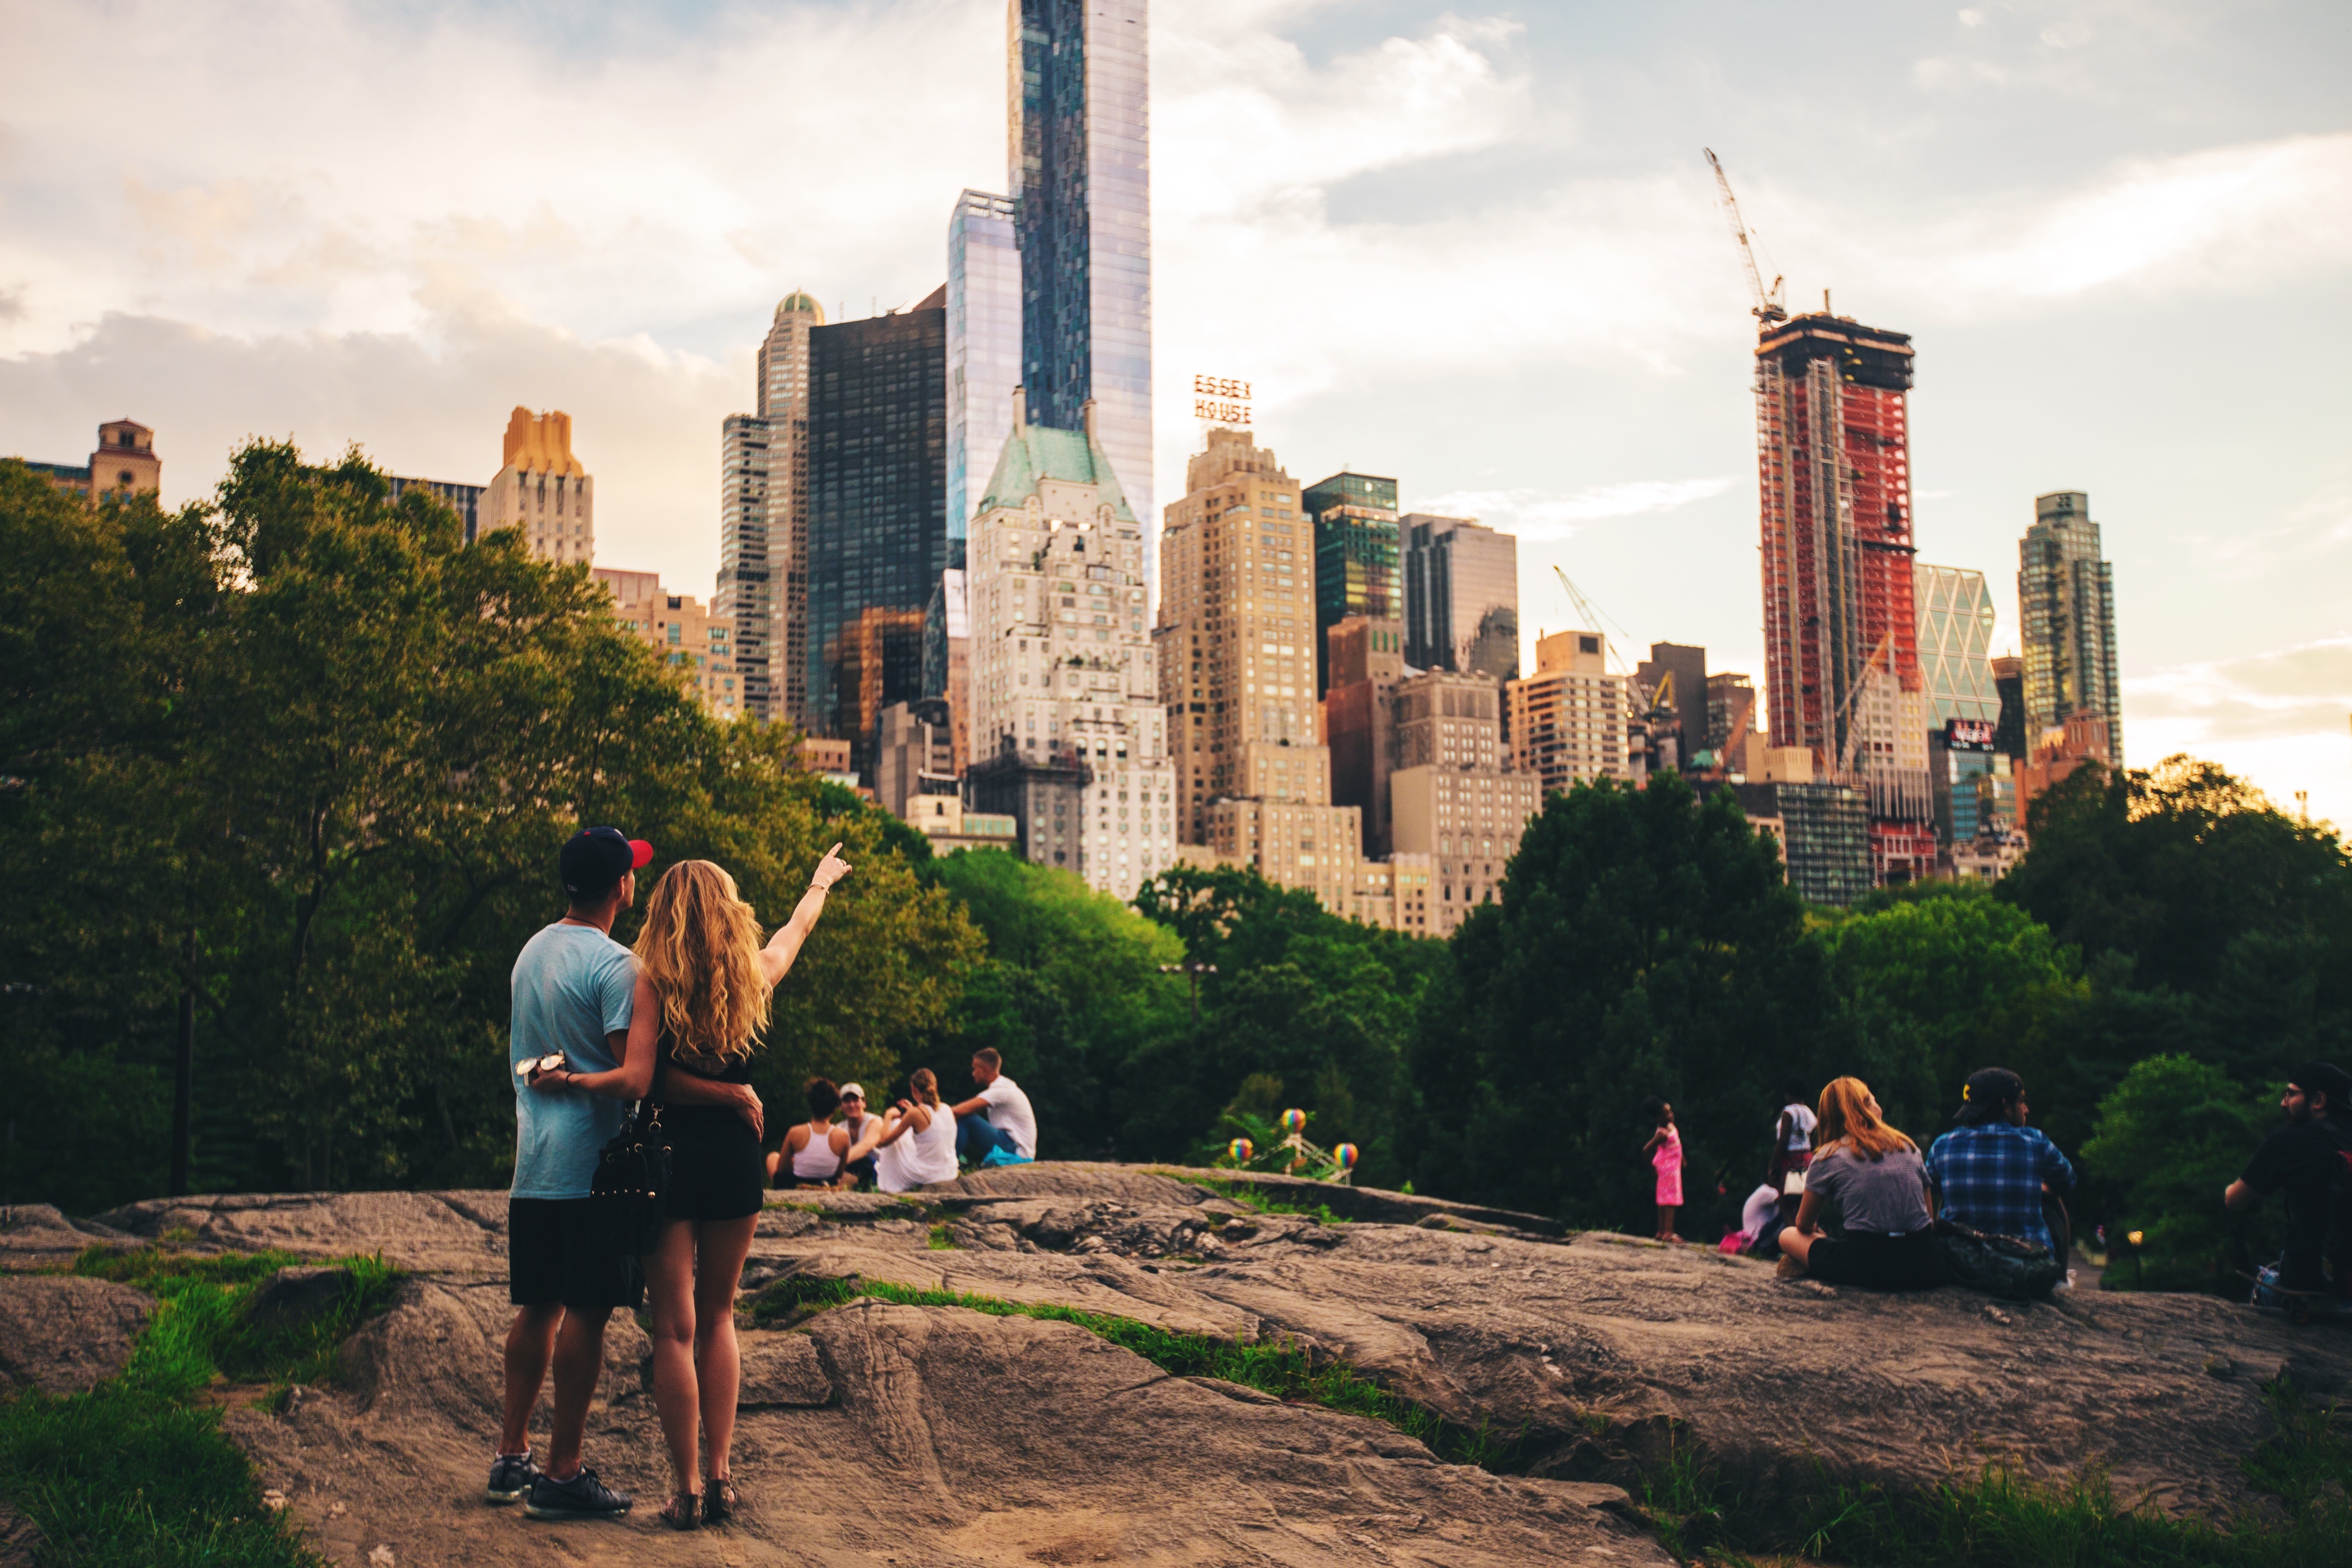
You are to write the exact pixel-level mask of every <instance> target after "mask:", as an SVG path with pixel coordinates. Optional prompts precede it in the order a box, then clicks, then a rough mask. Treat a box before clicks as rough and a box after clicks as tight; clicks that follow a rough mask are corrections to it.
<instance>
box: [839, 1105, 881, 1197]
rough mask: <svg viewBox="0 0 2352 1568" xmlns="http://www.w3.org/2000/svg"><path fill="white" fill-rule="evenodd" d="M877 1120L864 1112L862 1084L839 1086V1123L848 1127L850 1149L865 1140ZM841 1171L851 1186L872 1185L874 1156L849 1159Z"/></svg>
mask: <svg viewBox="0 0 2352 1568" xmlns="http://www.w3.org/2000/svg"><path fill="white" fill-rule="evenodd" d="M878 1120H879V1119H878V1118H877V1117H873V1116H869V1115H867V1114H866V1089H865V1086H864V1085H862V1084H855V1083H845V1084H843V1085H842V1086H841V1124H842V1125H843V1126H844V1127H846V1128H847V1129H849V1146H850V1148H851V1149H853V1150H855V1149H856V1147H857V1146H858V1145H859V1144H860V1143H862V1142H865V1141H866V1133H868V1132H869V1131H873V1130H874V1125H875V1123H876V1122H877V1121H878ZM841 1173H842V1176H843V1178H844V1179H845V1181H846V1182H847V1183H848V1184H850V1185H852V1186H858V1187H866V1186H872V1185H873V1184H874V1182H875V1179H876V1178H875V1173H874V1156H873V1155H872V1154H871V1153H867V1154H865V1155H863V1156H861V1157H860V1158H858V1159H855V1160H852V1161H850V1162H849V1163H847V1164H845V1165H844V1166H843V1167H842V1168H841Z"/></svg>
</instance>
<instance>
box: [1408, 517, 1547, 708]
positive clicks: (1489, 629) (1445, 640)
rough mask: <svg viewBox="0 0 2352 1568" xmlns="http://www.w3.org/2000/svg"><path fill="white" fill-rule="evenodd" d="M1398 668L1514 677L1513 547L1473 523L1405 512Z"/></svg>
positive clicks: (1516, 601) (1516, 591) (1505, 538)
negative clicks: (1401, 644)
mask: <svg viewBox="0 0 2352 1568" xmlns="http://www.w3.org/2000/svg"><path fill="white" fill-rule="evenodd" d="M1400 528H1401V531H1402V538H1403V543H1404V626H1405V632H1404V635H1405V653H1404V661H1405V662H1406V663H1407V664H1410V665H1413V666H1415V667H1417V668H1422V669H1460V670H1476V671H1478V672H1479V673H1480V674H1482V675H1491V676H1493V677H1494V678H1495V679H1497V680H1513V679H1517V677H1518V673H1519V542H1518V540H1517V538H1515V537H1514V536H1512V535H1510V534H1507V533H1501V532H1497V531H1496V530H1494V529H1491V528H1488V527H1486V525H1485V524H1484V523H1482V522H1480V521H1478V520H1477V519H1476V518H1475V517H1433V516H1431V515H1430V514H1428V513H1426V512H1418V511H1416V512H1408V513H1406V514H1405V516H1404V517H1403V518H1402V520H1401V522H1400Z"/></svg>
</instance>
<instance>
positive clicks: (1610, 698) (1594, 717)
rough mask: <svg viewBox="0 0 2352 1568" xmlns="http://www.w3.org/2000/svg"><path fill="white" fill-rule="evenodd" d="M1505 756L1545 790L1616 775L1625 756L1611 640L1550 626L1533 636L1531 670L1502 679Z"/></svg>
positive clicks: (1620, 684)
mask: <svg viewBox="0 0 2352 1568" xmlns="http://www.w3.org/2000/svg"><path fill="white" fill-rule="evenodd" d="M1504 694H1505V697H1506V699H1507V701H1508V702H1509V704H1510V737H1511V760H1512V763H1513V765H1514V766H1515V767H1516V769H1517V771H1518V772H1520V773H1533V774H1534V775H1535V776H1536V777H1537V778H1538V779H1540V780H1541V781H1542V783H1543V787H1544V790H1545V792H1546V793H1548V794H1549V793H1553V792H1557V793H1559V794H1563V795H1564V794H1566V793H1567V792H1568V791H1569V790H1570V789H1573V788H1575V787H1576V784H1577V782H1578V781H1579V780H1580V779H1591V778H1599V777H1601V775H1603V774H1607V775H1608V776H1609V777H1611V778H1617V779H1622V778H1625V777H1628V776H1630V774H1631V772H1632V767H1631V764H1630V763H1629V762H1628V760H1627V758H1626V755H1625V718H1626V712H1625V677H1623V676H1622V675H1612V674H1610V673H1609V645H1608V642H1607V641H1606V640H1605V639H1604V638H1603V637H1601V634H1600V633H1599V632H1585V631H1570V632H1554V633H1553V634H1552V635H1551V636H1549V637H1541V638H1538V640H1537V642H1536V672H1535V673H1534V674H1533V675H1530V676H1526V677H1523V678H1521V679H1517V680H1514V681H1510V682H1508V683H1507V685H1506V686H1505V687H1504Z"/></svg>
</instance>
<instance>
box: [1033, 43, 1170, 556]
mask: <svg viewBox="0 0 2352 1568" xmlns="http://www.w3.org/2000/svg"><path fill="white" fill-rule="evenodd" d="M1148 10H1149V6H1148V4H1147V0H1010V4H1009V6H1008V11H1007V31H1008V32H1009V33H1010V35H1011V37H1010V38H1009V40H1008V42H1009V46H1010V47H1009V49H1008V60H1007V63H1008V65H1009V67H1010V68H1011V76H1012V81H1011V91H1010V94H1009V99H1010V110H1011V112H1010V113H1009V115H1008V116H1007V120H1008V122H1009V127H1010V130H1011V132H1012V149H1011V153H1012V157H1011V164H1012V167H1011V184H1012V191H1013V228H1014V232H1015V234H1016V235H1017V237H1018V239H1019V242H1020V248H1021V345H1022V347H1021V362H1022V363H1021V374H1022V382H1023V385H1024V387H1025V388H1026V389H1027V395H1028V406H1029V417H1030V420H1031V422H1032V423H1033V424H1038V425H1045V426H1051V427H1052V428H1055V429H1058V430H1076V429H1078V428H1079V427H1080V426H1081V425H1082V423H1083V419H1084V413H1085V408H1086V405H1087V403H1088V402H1090V401H1091V402H1092V403H1093V404H1094V405H1095V426H1094V428H1095V434H1096V439H1097V441H1098V442H1099V443H1100V444H1101V446H1102V448H1103V452H1104V454H1105V455H1106V456H1107V457H1108V458H1109V459H1110V462H1111V468H1112V471H1113V472H1115V473H1116V474H1117V475H1118V483H1119V488H1120V489H1122V490H1123V491H1124V492H1125V494H1126V496H1127V499H1128V502H1129V505H1130V506H1131V507H1132V508H1133V509H1134V510H1135V515H1136V516H1137V517H1139V518H1141V519H1144V520H1145V527H1146V528H1147V529H1149V528H1150V527H1151V525H1152V520H1154V519H1156V518H1157V517H1158V516H1159V509H1158V507H1157V506H1156V505H1155V504H1154V502H1153V500H1152V496H1153V490H1152V483H1151V163H1150V56H1149V49H1148V46H1147V37H1146V35H1147V32H1148V29H1147V26H1146V23H1147V20H1148V16H1147V13H1148ZM1154 555H1155V552H1154V551H1153V550H1152V549H1151V548H1150V541H1149V540H1148V539H1147V540H1146V541H1145V549H1144V552H1143V559H1144V561H1145V562H1146V563H1147V569H1149V563H1151V562H1152V561H1153V559H1154Z"/></svg>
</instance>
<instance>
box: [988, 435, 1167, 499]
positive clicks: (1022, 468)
mask: <svg viewBox="0 0 2352 1568" xmlns="http://www.w3.org/2000/svg"><path fill="white" fill-rule="evenodd" d="M1046 479H1061V480H1063V481H1065V482H1066V483H1069V484H1077V485H1095V486H1097V487H1099V488H1100V489H1101V491H1102V495H1103V499H1104V500H1108V502H1110V511H1111V516H1112V517H1114V518H1116V519H1118V521H1121V522H1128V523H1131V522H1133V521H1135V513H1134V512H1132V511H1130V510H1128V505H1127V492H1126V491H1124V490H1122V489H1119V488H1118V476H1117V475H1116V474H1114V473H1112V472H1111V471H1110V459H1109V458H1107V457H1105V456H1103V449H1102V445H1101V443H1100V442H1097V441H1096V440H1094V439H1093V438H1092V437H1089V436H1087V433H1086V432H1085V431H1083V430H1049V429H1047V428H1046V427H1045V426H1043V425H1016V426H1013V434H1011V435H1010V436H1007V437H1005V438H1004V450H1003V453H1002V454H1001V455H999V456H998V458H997V459H996V472H995V473H993V474H992V475H990V476H989V479H988V489H987V490H986V492H985V493H984V494H983V495H982V498H981V502H980V510H982V511H983V512H984V511H988V510H992V509H993V508H996V507H1000V506H1014V507H1017V506H1020V505H1022V504H1023V503H1024V502H1026V501H1027V500H1028V499H1029V498H1030V497H1031V496H1034V495H1035V494H1036V493H1037V487H1038V485H1039V484H1041V483H1042V482H1044V481H1045V480H1046Z"/></svg>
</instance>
